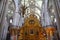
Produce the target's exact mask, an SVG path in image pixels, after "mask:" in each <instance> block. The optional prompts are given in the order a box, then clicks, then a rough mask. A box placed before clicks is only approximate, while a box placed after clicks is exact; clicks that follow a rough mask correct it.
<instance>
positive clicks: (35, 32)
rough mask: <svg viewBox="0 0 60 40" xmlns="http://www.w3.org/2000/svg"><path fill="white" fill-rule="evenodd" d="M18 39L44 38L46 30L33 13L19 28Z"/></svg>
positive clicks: (38, 39) (34, 39)
mask: <svg viewBox="0 0 60 40" xmlns="http://www.w3.org/2000/svg"><path fill="white" fill-rule="evenodd" d="M18 40H46V32H45V30H44V28H42V26H41V24H40V22H39V20H38V19H37V17H36V16H35V15H34V14H31V15H30V16H29V17H28V18H26V19H25V21H24V25H23V27H21V28H20V29H19V33H18Z"/></svg>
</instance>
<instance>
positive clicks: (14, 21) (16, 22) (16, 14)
mask: <svg viewBox="0 0 60 40" xmlns="http://www.w3.org/2000/svg"><path fill="white" fill-rule="evenodd" d="M14 2H15V6H16V9H15V13H14V16H13V23H12V25H14V26H18V23H19V18H20V15H19V13H18V12H19V5H18V2H19V1H18V0H14Z"/></svg>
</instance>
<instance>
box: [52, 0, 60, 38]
mask: <svg viewBox="0 0 60 40" xmlns="http://www.w3.org/2000/svg"><path fill="white" fill-rule="evenodd" d="M53 3H54V10H55V18H56V24H57V29H58V32H59V37H60V17H59V14H60V10H59V5H58V2H57V0H53Z"/></svg>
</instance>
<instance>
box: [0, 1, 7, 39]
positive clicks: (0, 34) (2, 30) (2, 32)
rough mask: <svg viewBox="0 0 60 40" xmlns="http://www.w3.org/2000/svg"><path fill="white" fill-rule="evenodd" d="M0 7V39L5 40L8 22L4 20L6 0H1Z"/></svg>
mask: <svg viewBox="0 0 60 40" xmlns="http://www.w3.org/2000/svg"><path fill="white" fill-rule="evenodd" d="M1 2H2V8H1V14H2V15H1V26H0V40H6V35H7V30H8V23H7V20H6V14H7V8H8V0H2V1H1Z"/></svg>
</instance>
